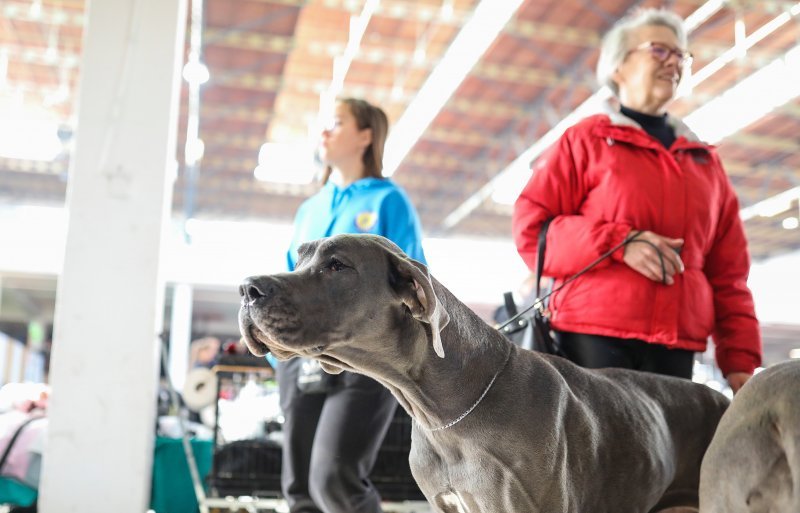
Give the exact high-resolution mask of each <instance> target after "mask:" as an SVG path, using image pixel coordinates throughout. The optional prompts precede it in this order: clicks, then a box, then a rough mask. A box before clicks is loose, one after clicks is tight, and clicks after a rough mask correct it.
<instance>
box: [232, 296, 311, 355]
mask: <svg viewBox="0 0 800 513" xmlns="http://www.w3.org/2000/svg"><path fill="white" fill-rule="evenodd" d="M239 315H240V321H239V325H240V326H239V328H240V332H241V334H242V338H243V339H244V342H245V344H246V345H247V348H248V349H249V350H250V352H251V353H253V354H254V355H256V356H264V355H265V354H267V353H272V354H273V355H274V356H275V357H276V358H277V359H278V360H288V359H290V358H292V357H295V356H305V357H308V358H316V357H318V356H320V355H321V354H322V353H323V352H324V351H325V349H326V347H327V346H326V345H325V344H316V345H312V346H309V347H289V346H287V345H286V343H285V341H282V340H281V337H280V336H274V335H272V334H271V333H270V332H271V330H269V329H266V330H265V329H262V328H261V327H260V326H259V325H258V323H257V322H256V321H255V320H254V319H253V318H252V316H251V315H250V313H249V312H248V311H247V309H243V310H242V311H241V312H240V314H239Z"/></svg>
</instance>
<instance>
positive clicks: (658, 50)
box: [628, 41, 694, 66]
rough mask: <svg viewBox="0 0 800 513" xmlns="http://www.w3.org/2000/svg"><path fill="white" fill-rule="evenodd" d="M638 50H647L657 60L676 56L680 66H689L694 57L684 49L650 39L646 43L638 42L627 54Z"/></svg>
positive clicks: (662, 60) (660, 60) (665, 59)
mask: <svg viewBox="0 0 800 513" xmlns="http://www.w3.org/2000/svg"><path fill="white" fill-rule="evenodd" d="M640 50H649V51H650V55H652V56H653V58H654V59H655V60H657V61H658V62H666V61H667V60H669V58H670V57H671V56H673V55H675V57H677V58H678V64H680V65H681V66H691V65H692V60H693V59H694V57H693V56H692V54H691V53H690V52H688V51H686V50H681V49H680V48H670V47H669V46H667V45H665V44H661V43H654V42H652V41H647V42H646V43H642V44H640V45H639V46H637V47H636V48H634V49H632V50H629V51H628V54H631V53H633V52H638V51H640Z"/></svg>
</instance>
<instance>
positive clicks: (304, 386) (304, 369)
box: [297, 358, 340, 394]
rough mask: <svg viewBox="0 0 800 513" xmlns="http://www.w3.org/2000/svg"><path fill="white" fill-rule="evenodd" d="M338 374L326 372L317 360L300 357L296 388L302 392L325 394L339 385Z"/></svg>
mask: <svg viewBox="0 0 800 513" xmlns="http://www.w3.org/2000/svg"><path fill="white" fill-rule="evenodd" d="M339 376H340V375H339V374H328V373H327V372H325V371H324V370H322V367H321V366H320V364H319V362H318V361H317V360H312V359H310V358H301V362H300V369H299V370H298V372H297V388H298V389H300V391H301V392H302V393H304V394H325V393H328V392H330V391H332V390H335V389H336V388H337V387H338V386H339Z"/></svg>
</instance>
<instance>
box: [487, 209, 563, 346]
mask: <svg viewBox="0 0 800 513" xmlns="http://www.w3.org/2000/svg"><path fill="white" fill-rule="evenodd" d="M550 221H552V219H548V220H547V221H545V222H544V224H543V225H542V229H541V231H539V244H538V248H537V255H536V257H537V258H536V296H535V297H536V299H535V300H534V306H533V313H531V314H527V315H523V316H520V317H519V318H518V319H517V320H515V321H514V322H513V323H511V324H509V325H508V326H505V327H503V329H502V330H501V332H502V333H503V334H504V335H505V336H506V337H507V338H508V339H509V340H511V341H512V342H514V343H515V344H517V345H519V346H521V347H523V348H525V349H532V350H533V351H539V352H540V353H547V354H554V355H558V356H565V355H564V353H563V352H562V351H561V347H560V346H559V344H558V340H556V337H555V333H553V329H552V328H551V327H550V319H549V318H548V317H547V313H546V309H545V305H544V302H543V301H542V300H541V299H539V298H540V297H541V295H540V293H541V288H540V283H539V282H540V281H541V278H542V270H543V269H544V251H545V246H546V243H547V228H548V227H549V226H550ZM504 300H505V308H506V312H507V313H508V318H509V319H510V318H512V317H514V316H515V315H517V305H516V304H515V303H514V298H513V296H512V295H511V293H510V292H506V293H505V294H504Z"/></svg>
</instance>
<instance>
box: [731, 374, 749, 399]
mask: <svg viewBox="0 0 800 513" xmlns="http://www.w3.org/2000/svg"><path fill="white" fill-rule="evenodd" d="M752 377H753V375H752V374H750V373H748V372H731V373H730V374H728V375H727V376H725V378H726V379H727V380H728V384H729V385H730V386H731V390H733V393H734V394H735V393H736V392H738V391H739V389H740V388H742V386H743V385H744V384H745V383H747V380H748V379H750V378H752Z"/></svg>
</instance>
